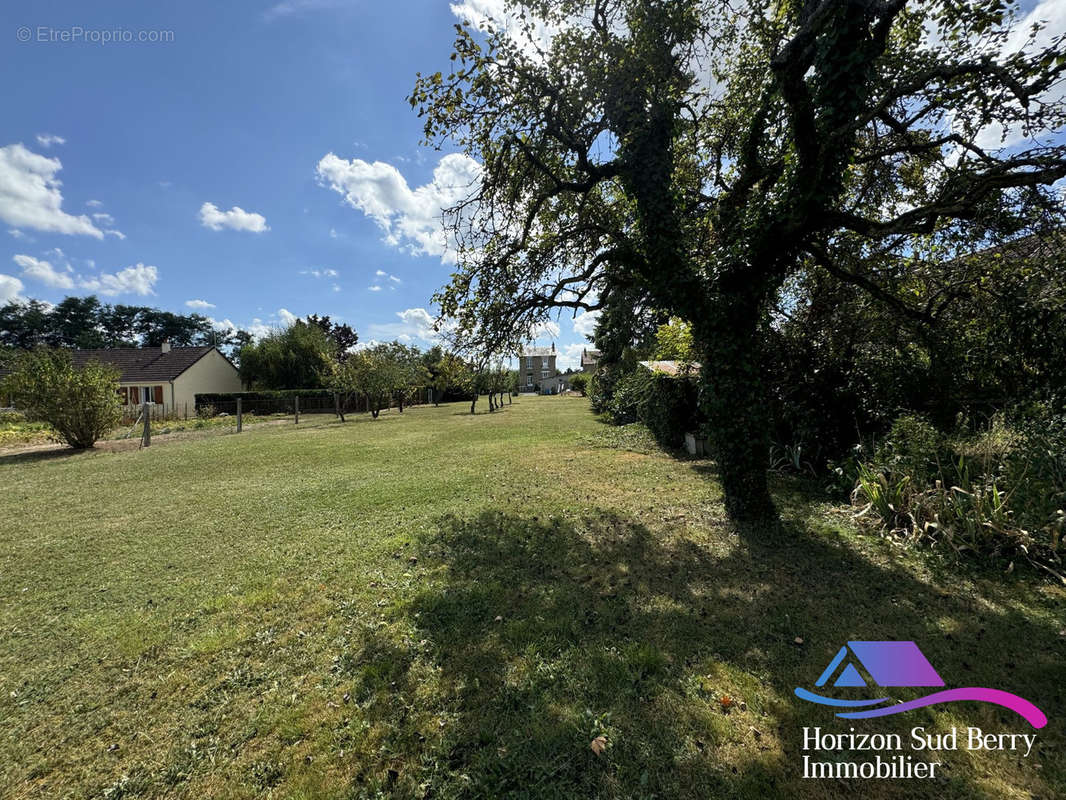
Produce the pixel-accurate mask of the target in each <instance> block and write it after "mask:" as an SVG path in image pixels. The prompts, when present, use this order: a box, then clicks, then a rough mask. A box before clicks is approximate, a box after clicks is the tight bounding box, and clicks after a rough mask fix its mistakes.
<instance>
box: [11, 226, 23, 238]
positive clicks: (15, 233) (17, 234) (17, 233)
mask: <svg viewBox="0 0 1066 800" xmlns="http://www.w3.org/2000/svg"><path fill="white" fill-rule="evenodd" d="M8 233H9V234H11V236H12V238H14V239H25V238H26V234H24V233H23V232H22V231H20V230H19V229H18V228H11V229H9V230H8Z"/></svg>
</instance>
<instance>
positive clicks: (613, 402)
mask: <svg viewBox="0 0 1066 800" xmlns="http://www.w3.org/2000/svg"><path fill="white" fill-rule="evenodd" d="M597 377H599V374H597ZM608 385H609V388H610V394H609V396H607V397H605V396H603V395H601V402H602V403H603V406H604V408H603V410H604V411H605V412H606V413H607V414H608V416H609V417H610V420H611V422H612V423H614V424H615V425H628V424H630V423H632V422H642V423H644V424H645V425H647V426H648V429H649V430H650V431H651V432H652V435H654V436H655V439H656V440H657V441H658V442H659V443H660V444H661V445H663V446H664V447H680V446H681V445H682V444H684V441H685V434H686V433H687V432H689V431H696V430H698V429H699V427H700V423H701V418H700V411H699V391H698V388H697V385H696V380H695V378H693V377H690V376H673V375H667V374H665V373H662V372H652V371H651V370H648V369H646V368H644V367H637V368H636V369H635V370H634V371H632V372H628V373H623V374H621V375H611V376H609V377H608V379H607V380H606V381H602V382H599V387H598V388H600V390H601V391H603V390H604V389H607V388H608ZM605 394H606V393H605Z"/></svg>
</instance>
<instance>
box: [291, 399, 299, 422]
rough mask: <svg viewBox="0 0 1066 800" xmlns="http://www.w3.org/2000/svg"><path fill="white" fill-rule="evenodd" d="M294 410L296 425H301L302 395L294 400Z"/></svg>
mask: <svg viewBox="0 0 1066 800" xmlns="http://www.w3.org/2000/svg"><path fill="white" fill-rule="evenodd" d="M292 408H293V411H294V412H295V414H296V424H297V425H299V424H300V395H296V397H294V398H293V403H292Z"/></svg>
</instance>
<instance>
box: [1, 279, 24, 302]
mask: <svg viewBox="0 0 1066 800" xmlns="http://www.w3.org/2000/svg"><path fill="white" fill-rule="evenodd" d="M23 288H24V287H23V286H22V281H20V280H19V279H18V278H16V277H14V276H12V275H0V305H6V304H7V303H21V302H22V301H23V300H25V299H26V298H24V297H23V296H22V289H23Z"/></svg>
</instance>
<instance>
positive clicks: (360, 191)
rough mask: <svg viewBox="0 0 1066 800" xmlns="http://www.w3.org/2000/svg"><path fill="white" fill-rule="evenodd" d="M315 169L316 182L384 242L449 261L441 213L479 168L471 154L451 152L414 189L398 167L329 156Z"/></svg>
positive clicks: (472, 181) (451, 257)
mask: <svg viewBox="0 0 1066 800" xmlns="http://www.w3.org/2000/svg"><path fill="white" fill-rule="evenodd" d="M316 171H317V174H318V179H319V182H320V183H322V184H323V185H326V186H328V187H329V188H330V189H332V190H333V191H335V192H337V193H338V194H340V195H342V196H343V197H344V199H345V202H347V203H348V205H350V206H351V207H352V208H355V209H358V210H359V211H362V212H363V213H364V214H365V215H366V216H368V217H370V218H371V219H372V220H374V222H376V223H377V225H378V227H379V228H381V230H382V231H383V232H384V233H385V242H386V243H388V244H390V245H392V246H394V247H400V248H403V249H405V250H407V251H409V252H410V253H412V254H415V255H433V256H440V257H441V260H442V261H453V260H454V255H453V254H449V252H448V251H449V246H448V240H447V237H446V236H445V232H444V228H443V226H442V224H441V211H442V209H444V208H448V207H450V206H452V205H454V204H455V203H457V202H458V201H459V200H461V199H463V198H464V197H466V196H467V195H468V194H469V193H470V191H471V190H472V187H473V186H474V185H475V184H476V182H477V181H478V179H479V176H480V173H481V167H480V165H479V164H478V163H477V162H476V161H474V160H473V159H472V158H470V157H469V156H466V155H463V154H461V153H451V154H449V155H446V156H444V157H443V158H442V159H441V160H440V163H439V164H438V165H437V168H436V169H435V170H434V171H433V180H432V181H431V182H430V183H426V184H423V185H422V186H419V187H417V188H415V189H411V187H410V186H408V184H407V181H406V180H405V179H404V177H403V175H401V174H400V171H399V170H398V169H396V167H394V166H392V165H391V164H386V163H385V162H383V161H374V162H373V163H370V162H367V161H363V160H362V159H360V158H353V159H352V160H351V161H346V160H344V159H343V158H340V157H339V156H336V155H334V154H333V153H328V154H327V155H325V156H324V157H323V158H322V160H321V161H319V162H318V167H317V170H316Z"/></svg>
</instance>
